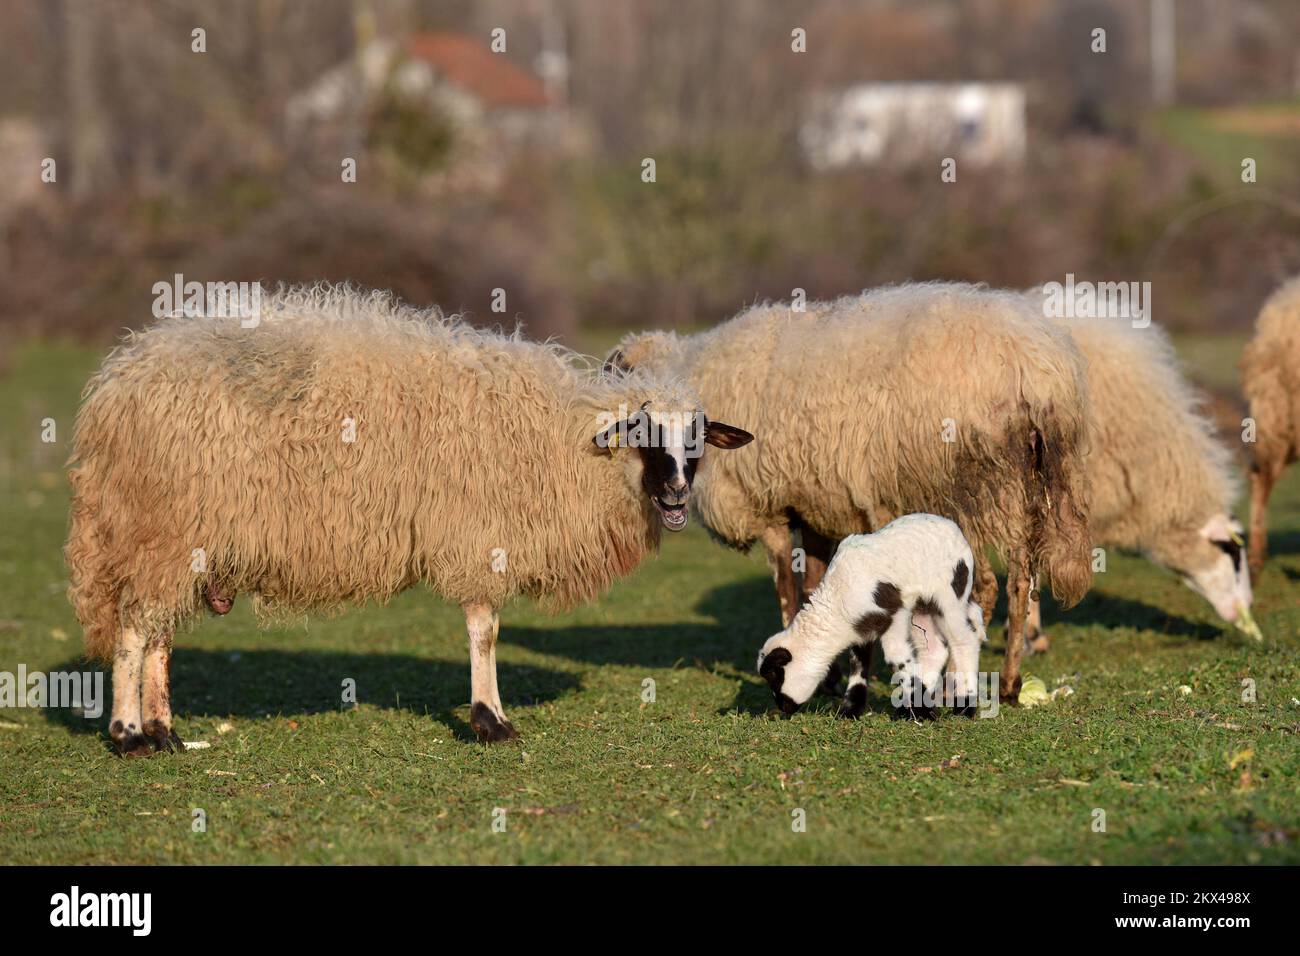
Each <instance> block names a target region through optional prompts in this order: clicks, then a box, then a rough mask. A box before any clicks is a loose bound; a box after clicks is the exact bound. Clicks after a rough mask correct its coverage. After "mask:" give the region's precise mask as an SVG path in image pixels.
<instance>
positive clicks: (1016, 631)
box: [998, 549, 1029, 704]
mask: <svg viewBox="0 0 1300 956" xmlns="http://www.w3.org/2000/svg"><path fill="white" fill-rule="evenodd" d="M1025 562H1026V555H1025V552H1024V551H1023V550H1020V549H1017V550H1016V551H1013V552H1012V554H1011V560H1010V561H1009V562H1008V567H1007V604H1008V605H1009V607H1010V611H1009V614H1008V619H1007V650H1006V657H1005V658H1004V659H1003V661H1002V680H1001V682H1000V686H999V688H998V696H999V698H1000V699H1001V701H1002V703H1004V704H1015V703H1017V702H1018V701H1019V699H1020V654H1021V652H1022V651H1023V650H1024V634H1025V615H1026V612H1027V610H1028V605H1029V569H1028V567H1027V566H1026V563H1025Z"/></svg>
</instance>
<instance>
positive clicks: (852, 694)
mask: <svg viewBox="0 0 1300 956" xmlns="http://www.w3.org/2000/svg"><path fill="white" fill-rule="evenodd" d="M866 709H867V685H866V684H854V685H853V686H852V687H850V688H849V691H848V693H847V694H845V695H844V702H843V703H841V704H840V709H839V710H838V711H836V712H835V716H836V717H840V718H842V719H844V720H857V719H858V718H859V717H861V716H862V714H863V713H864V712H865V711H866Z"/></svg>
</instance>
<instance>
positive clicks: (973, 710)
mask: <svg viewBox="0 0 1300 956" xmlns="http://www.w3.org/2000/svg"><path fill="white" fill-rule="evenodd" d="M952 712H953V714H955V715H956V716H958V717H974V716H976V714H977V713H978V712H979V707H978V705H977V704H976V702H975V698H973V697H966V698H963V697H958V698H957V699H956V700H954V701H953V702H952Z"/></svg>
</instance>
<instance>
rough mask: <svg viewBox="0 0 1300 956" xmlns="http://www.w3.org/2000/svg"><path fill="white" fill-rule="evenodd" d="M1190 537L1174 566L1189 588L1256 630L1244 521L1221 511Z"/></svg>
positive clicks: (1229, 618) (1230, 617)
mask: <svg viewBox="0 0 1300 956" xmlns="http://www.w3.org/2000/svg"><path fill="white" fill-rule="evenodd" d="M1187 538H1188V540H1186V541H1183V542H1181V544H1182V547H1180V548H1179V549H1178V551H1179V552H1180V553H1179V554H1178V556H1177V560H1174V561H1170V562H1169V563H1170V565H1171V566H1172V567H1173V568H1174V570H1175V571H1177V572H1178V573H1179V574H1181V575H1182V578H1183V581H1184V582H1185V583H1186V584H1187V586H1188V587H1190V588H1191V589H1192V590H1193V591H1195V592H1196V593H1197V594H1199V595H1201V597H1203V598H1205V599H1206V600H1207V601H1209V602H1210V603H1211V604H1212V605H1214V610H1215V611H1217V612H1218V614H1219V616H1220V617H1221V618H1223V619H1224V620H1225V621H1230V622H1232V623H1234V624H1237V625H1238V626H1239V627H1242V629H1243V630H1247V631H1248V632H1253V631H1254V625H1253V621H1252V620H1251V616H1250V604H1251V600H1252V594H1251V588H1250V569H1249V568H1247V567H1246V554H1245V551H1246V541H1245V538H1244V537H1243V532H1242V527H1241V523H1240V522H1238V521H1236V520H1235V519H1233V518H1231V517H1229V516H1228V515H1225V514H1217V515H1215V516H1214V517H1212V518H1211V519H1210V520H1209V521H1207V522H1206V523H1205V524H1204V525H1203V526H1202V527H1201V528H1200V530H1199V531H1197V532H1196V533H1195V534H1194V535H1187ZM1252 636H1253V635H1252Z"/></svg>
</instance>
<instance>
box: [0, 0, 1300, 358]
mask: <svg viewBox="0 0 1300 956" xmlns="http://www.w3.org/2000/svg"><path fill="white" fill-rule="evenodd" d="M796 29H798V30H802V31H804V33H803V37H804V39H803V41H802V42H803V43H804V45H805V47H806V52H795V49H793V47H798V46H799V44H800V40H799V38H798V37H796V36H795V35H794V34H793V33H792V31H795V30H796ZM195 30H201V31H202V33H201V34H196V33H195V32H194V31H195ZM1097 30H1102V31H1104V35H1103V36H1102V39H1101V42H1102V43H1104V52H1101V51H1100V50H1097V49H1096V48H1097V46H1098V34H1096V33H1095V31H1097ZM494 31H503V32H495V33H494ZM494 44H495V47H496V48H495V49H494ZM200 46H201V47H202V52H196V51H197V50H198V48H199V47H200ZM1297 143H1300V3H1296V2H1294V0H962V2H958V0H906V2H903V0H897V2H896V0H810V2H805V3H800V4H797V5H796V4H791V3H785V2H780V0H751V2H744V3H736V2H730V3H728V2H724V0H619V2H609V0H310V2H302V0H299V2H291V0H223V2H221V3H200V2H181V0H152V2H142V0H0V284H2V285H3V288H4V290H5V294H4V295H2V296H0V349H5V351H6V352H11V351H12V348H13V346H14V344H15V343H16V342H18V341H30V340H31V339H32V338H33V337H35V338H37V339H49V338H57V339H60V340H75V341H77V342H81V343H85V344H87V345H102V344H103V343H106V342H109V341H111V339H112V338H113V337H114V336H115V335H116V334H117V333H118V332H119V331H120V330H121V329H122V328H123V327H128V326H129V327H139V326H141V325H143V324H144V323H145V322H147V321H148V320H149V318H150V309H151V304H152V301H153V293H152V291H151V288H152V285H153V283H155V282H157V281H160V280H170V278H171V276H172V275H173V274H174V273H177V272H179V273H182V274H183V275H184V276H185V277H186V279H187V280H198V281H202V282H206V281H233V280H255V279H261V280H266V281H271V282H274V281H276V280H290V281H304V280H314V279H333V280H343V279H349V280H352V281H355V282H357V283H360V284H362V285H366V286H375V287H381V288H391V289H392V290H394V291H395V292H397V293H398V294H400V295H401V296H402V297H403V298H406V299H408V300H409V301H412V302H414V303H417V304H427V303H438V304H440V305H442V306H443V307H444V308H445V309H447V310H449V311H460V310H466V311H468V312H470V313H471V315H472V317H473V319H474V320H475V321H479V322H483V323H488V324H499V323H504V324H506V325H513V324H514V322H516V321H522V322H523V323H524V325H525V328H526V330H527V332H528V334H530V335H532V336H535V337H539V338H544V337H547V336H558V337H559V338H561V339H563V340H568V341H570V343H571V344H576V345H578V346H579V347H581V346H582V345H583V344H584V343H585V342H589V341H596V342H604V341H607V340H608V339H609V338H610V337H612V335H613V334H615V333H616V332H617V331H618V330H621V329H625V328H631V327H651V326H653V327H688V326H697V325H701V324H710V323H712V322H715V321H717V320H719V319H722V318H724V317H726V316H728V315H730V314H731V313H733V312H735V311H736V310H738V309H740V308H741V307H743V306H745V305H746V304H749V303H751V302H754V301H755V300H758V299H762V298H767V297H772V298H778V297H779V298H788V297H789V296H790V295H791V290H792V289H794V288H795V287H799V288H803V289H806V290H807V293H808V295H809V296H810V297H817V296H829V295H835V294H840V293H847V292H855V291H858V290H861V289H863V288H865V287H868V286H873V285H877V284H880V283H885V282H892V281H900V280H907V279H932V278H946V279H965V280H977V281H984V282H988V283H991V284H994V285H999V286H1028V285H1035V284H1040V283H1042V282H1044V281H1048V280H1063V278H1064V275H1065V274H1066V273H1067V272H1073V273H1075V274H1076V275H1077V276H1078V277H1079V278H1081V279H1083V278H1091V279H1094V280H1101V279H1112V280H1125V281H1136V280H1150V281H1152V282H1153V285H1154V303H1155V314H1156V318H1157V319H1158V320H1159V321H1161V322H1163V323H1164V324H1166V325H1167V326H1169V327H1171V328H1174V329H1176V330H1183V331H1186V332H1189V333H1192V332H1198V333H1207V332H1237V333H1243V334H1244V332H1245V331H1246V330H1247V329H1248V328H1249V325H1250V322H1251V320H1252V318H1253V315H1254V312H1255V310H1256V308H1257V307H1258V305H1259V304H1260V302H1261V301H1262V300H1263V298H1264V297H1265V296H1266V295H1267V293H1268V292H1269V291H1270V290H1271V289H1272V288H1273V287H1274V286H1275V285H1276V284H1277V283H1278V282H1279V281H1280V280H1281V279H1282V278H1284V277H1286V276H1288V275H1289V274H1292V273H1294V272H1296V271H1300V203H1297V202H1296V201H1295V200H1294V199H1292V198H1290V197H1293V196H1294V195H1295V189H1294V187H1295V185H1296V179H1297V175H1300V164H1298V163H1297V162H1296V159H1297V155H1296V146H1297ZM945 156H953V157H955V158H956V159H957V160H958V177H957V182H956V183H942V182H941V181H940V175H939V173H940V166H939V164H940V161H941V159H942V158H943V157H945ZM647 157H649V158H653V159H654V160H655V167H656V168H655V182H654V183H653V184H650V183H646V182H643V180H642V161H643V160H644V159H645V158H647ZM47 158H48V159H53V160H54V164H53V176H52V178H53V181H52V182H50V181H46V180H47V179H49V178H51V177H50V176H48V175H46V176H44V177H43V175H42V174H43V171H44V170H45V169H46V167H45V166H44V165H43V162H44V160H46V159H47ZM344 158H352V159H355V161H356V177H355V178H356V181H355V182H344V181H343V176H342V175H341V163H342V161H343V159H344ZM1245 158H1251V159H1254V160H1255V162H1256V164H1257V182H1255V183H1243V182H1242V166H1241V164H1242V160H1243V159H1245ZM496 288H502V289H505V290H506V293H507V299H506V302H507V306H506V309H505V312H504V314H494V313H493V312H492V311H491V300H492V290H493V289H496Z"/></svg>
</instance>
